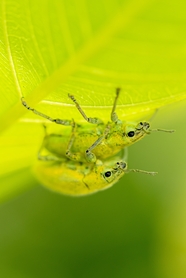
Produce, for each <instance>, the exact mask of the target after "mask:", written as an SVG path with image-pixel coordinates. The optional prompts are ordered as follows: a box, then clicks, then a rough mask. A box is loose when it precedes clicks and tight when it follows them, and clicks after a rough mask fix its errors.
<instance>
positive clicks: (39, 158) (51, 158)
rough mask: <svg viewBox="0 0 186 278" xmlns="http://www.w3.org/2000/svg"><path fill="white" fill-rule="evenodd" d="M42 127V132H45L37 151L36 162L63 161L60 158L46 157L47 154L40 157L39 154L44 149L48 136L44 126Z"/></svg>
mask: <svg viewBox="0 0 186 278" xmlns="http://www.w3.org/2000/svg"><path fill="white" fill-rule="evenodd" d="M43 127H44V130H45V136H44V139H43V142H42V144H41V147H40V149H39V151H38V155H37V157H38V160H42V161H62V160H64V159H61V158H59V157H57V156H56V155H48V154H47V155H42V154H41V153H42V150H43V149H45V145H46V138H47V136H48V135H47V131H46V126H45V125H43Z"/></svg>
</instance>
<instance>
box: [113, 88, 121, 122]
mask: <svg viewBox="0 0 186 278" xmlns="http://www.w3.org/2000/svg"><path fill="white" fill-rule="evenodd" d="M120 90H121V89H120V88H116V96H115V99H114V104H113V107H112V111H111V121H112V122H114V123H116V124H117V122H118V121H119V119H118V115H117V114H116V112H115V110H116V105H117V100H118V98H119V94H120Z"/></svg>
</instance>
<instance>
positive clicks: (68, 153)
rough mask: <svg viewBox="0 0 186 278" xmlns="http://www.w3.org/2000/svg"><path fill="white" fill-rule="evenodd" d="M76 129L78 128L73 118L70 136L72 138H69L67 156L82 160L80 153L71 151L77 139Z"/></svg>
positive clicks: (74, 159)
mask: <svg viewBox="0 0 186 278" xmlns="http://www.w3.org/2000/svg"><path fill="white" fill-rule="evenodd" d="M76 129H77V125H76V123H75V122H74V120H73V121H72V133H71V137H70V140H69V143H68V146H67V150H66V156H67V157H68V158H69V159H71V160H73V161H80V160H81V155H80V153H71V148H72V145H73V143H74V140H75V134H76Z"/></svg>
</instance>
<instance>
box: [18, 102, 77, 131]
mask: <svg viewBox="0 0 186 278" xmlns="http://www.w3.org/2000/svg"><path fill="white" fill-rule="evenodd" d="M21 102H22V104H23V106H24V107H25V108H26V109H28V110H30V111H32V112H33V113H34V114H36V115H38V116H40V117H43V118H45V119H47V120H49V121H51V122H54V123H56V124H59V125H66V126H69V125H72V121H71V120H61V119H53V118H51V117H49V116H47V115H46V114H43V113H41V112H39V111H38V110H36V109H34V108H32V107H30V106H28V104H27V103H26V101H25V99H24V97H22V98H21Z"/></svg>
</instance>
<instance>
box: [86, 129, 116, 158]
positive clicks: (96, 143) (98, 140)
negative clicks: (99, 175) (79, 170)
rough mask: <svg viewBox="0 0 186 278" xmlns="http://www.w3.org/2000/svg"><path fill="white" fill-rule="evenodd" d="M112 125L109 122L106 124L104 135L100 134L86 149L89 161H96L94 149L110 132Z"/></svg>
mask: <svg viewBox="0 0 186 278" xmlns="http://www.w3.org/2000/svg"><path fill="white" fill-rule="evenodd" d="M110 128H111V126H110V125H109V124H108V125H107V126H106V129H105V132H104V135H103V136H100V137H99V138H98V139H97V140H96V141H95V142H94V143H93V144H92V145H91V146H90V147H89V148H88V149H87V150H86V151H85V157H86V160H87V161H88V162H96V156H95V154H94V153H92V150H93V149H95V148H96V147H97V146H98V145H99V144H100V143H101V141H103V139H105V137H106V136H107V135H108V133H109V132H110Z"/></svg>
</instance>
